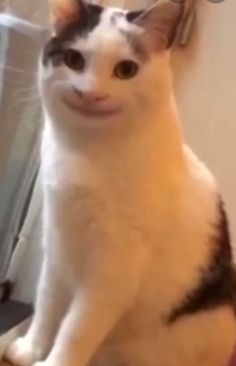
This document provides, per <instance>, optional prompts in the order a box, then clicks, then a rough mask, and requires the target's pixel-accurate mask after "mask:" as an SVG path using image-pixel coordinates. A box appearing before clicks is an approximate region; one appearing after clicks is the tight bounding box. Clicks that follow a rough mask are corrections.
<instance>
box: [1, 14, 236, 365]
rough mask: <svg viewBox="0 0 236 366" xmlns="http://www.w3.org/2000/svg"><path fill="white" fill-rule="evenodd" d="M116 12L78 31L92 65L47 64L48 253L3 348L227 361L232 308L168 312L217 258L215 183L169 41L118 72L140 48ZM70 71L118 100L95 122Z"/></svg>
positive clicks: (160, 360)
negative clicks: (23, 314)
mask: <svg viewBox="0 0 236 366" xmlns="http://www.w3.org/2000/svg"><path fill="white" fill-rule="evenodd" d="M110 12H111V10H109V11H107V13H105V14H104V17H103V21H104V22H101V24H100V25H99V26H98V27H97V28H95V30H94V31H93V32H92V33H91V34H90V35H89V38H88V39H87V40H86V41H84V40H81V39H78V40H76V41H75V43H73V44H72V45H71V46H72V47H74V48H76V49H79V50H81V49H83V52H87V54H88V57H89V62H90V66H89V68H88V70H87V71H86V72H85V73H83V74H81V75H77V76H75V75H74V73H72V71H70V70H68V69H67V68H66V67H60V68H58V69H55V71H54V72H53V74H51V75H48V74H47V77H46V78H43V77H41V82H42V85H41V90H42V98H43V101H44V106H45V115H46V117H45V127H44V134H43V143H42V151H41V156H42V185H43V189H44V213H43V218H44V237H43V241H44V247H45V261H44V267H43V270H42V276H41V280H40V285H39V290H38V298H37V303H36V314H35V317H34V320H33V323H32V325H31V327H30V329H29V331H28V333H27V335H26V336H25V338H23V339H21V340H17V341H16V342H15V343H13V344H12V345H11V346H10V348H9V350H8V352H7V357H8V359H10V360H11V361H13V362H15V363H17V364H19V365H22V366H25V365H29V364H31V363H32V359H34V360H35V361H37V360H39V359H44V357H45V356H46V355H48V356H47V358H46V360H45V361H43V363H42V364H43V365H45V366H65V365H67V366H85V365H87V364H88V363H89V364H91V365H95V366H118V365H120V364H121V363H124V364H127V365H128V366H199V365H201V366H223V365H226V364H227V362H228V361H229V358H230V354H231V352H232V349H233V345H234V342H235V320H234V315H233V312H232V310H230V309H229V308H227V307H222V308H219V309H216V310H214V311H209V312H202V313H199V314H197V315H194V316H189V317H183V318H182V319H180V320H179V321H178V322H176V323H174V324H173V325H171V326H170V325H169V326H167V325H166V324H165V322H164V321H163V317H164V316H165V315H166V314H168V312H169V311H170V310H171V309H172V307H173V306H174V305H175V304H178V303H179V302H180V301H181V300H182V299H183V298H184V297H185V295H186V293H187V292H188V291H189V290H190V289H192V288H193V287H194V285H196V284H197V282H198V280H199V276H200V272H199V268H200V267H202V266H204V264H206V263H207V260H208V257H209V255H210V251H211V249H212V248H211V242H210V241H209V237H211V234H213V233H214V231H213V230H214V223H217V221H218V214H217V187H216V185H215V182H214V179H213V178H212V176H211V174H210V173H209V172H208V170H207V169H206V168H205V167H204V165H203V164H202V163H201V162H199V160H198V159H197V158H196V157H195V156H194V155H193V153H192V152H191V151H190V150H189V149H188V148H187V147H186V146H185V145H184V143H183V138H182V134H181V129H180V126H179V117H178V113H177V112H176V108H175V103H174V101H173V97H172V91H171V90H172V89H171V75H170V71H169V64H168V54H167V52H163V53H162V54H159V55H151V56H150V59H149V60H148V61H146V62H144V64H143V65H142V67H141V70H140V72H139V73H138V75H137V76H136V78H134V79H133V80H129V81H122V80H116V79H114V78H111V70H112V67H113V65H114V64H115V63H116V62H117V61H118V60H120V59H122V58H124V57H125V58H126V57H128V58H135V57H136V56H134V55H133V53H132V50H131V48H130V46H129V44H128V43H126V42H125V41H124V38H122V36H121V34H120V33H119V32H118V31H116V29H115V28H111V27H110V23H109V21H108V20H109V16H110V15H109V14H110ZM104 35H105V36H104ZM46 72H47V71H45V70H41V73H44V75H45V73H46ZM70 83H77V84H76V85H78V86H79V87H80V88H83V90H90V89H91V88H94V85H96V88H99V90H100V89H101V90H102V91H105V92H106V93H109V94H110V95H111V98H113V99H114V100H115V101H117V100H118V101H119V103H120V104H121V106H122V111H121V114H119V116H116V117H114V118H111V119H109V121H106V123H105V122H104V121H102V119H99V120H97V121H92V124H90V122H91V121H88V119H87V118H84V119H83V118H82V116H80V115H77V114H76V113H75V112H74V111H71V110H69V109H68V107H65V105H64V104H63V103H62V101H61V99H60V87H61V85H67V86H68V85H70ZM108 122H109V123H108ZM95 125H96V128H95V129H94V128H92V129H91V128H90V127H91V126H92V127H94V126H95ZM49 351H50V352H49ZM48 353H49V354H48ZM40 364H41V363H40Z"/></svg>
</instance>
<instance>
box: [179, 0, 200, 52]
mask: <svg viewBox="0 0 236 366" xmlns="http://www.w3.org/2000/svg"><path fill="white" fill-rule="evenodd" d="M195 17H196V10H195V0H186V4H185V11H184V15H183V17H182V20H181V23H180V27H179V31H178V38H177V45H178V46H179V47H186V46H187V45H188V43H189V40H190V37H191V34H192V31H193V26H194V22H195Z"/></svg>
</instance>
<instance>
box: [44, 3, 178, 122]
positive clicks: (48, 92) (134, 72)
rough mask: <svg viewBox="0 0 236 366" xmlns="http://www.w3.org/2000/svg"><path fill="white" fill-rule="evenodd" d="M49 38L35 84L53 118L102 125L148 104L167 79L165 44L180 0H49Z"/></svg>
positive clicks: (171, 33)
mask: <svg viewBox="0 0 236 366" xmlns="http://www.w3.org/2000/svg"><path fill="white" fill-rule="evenodd" d="M50 11H51V22H52V29H53V31H52V37H51V39H50V40H49V42H48V43H47V45H46V46H45V48H44V52H43V56H42V63H41V71H40V83H41V91H42V96H43V100H44V104H45V107H46V109H47V111H48V113H49V114H50V115H51V117H52V118H54V119H56V120H57V119H60V120H61V119H63V120H65V121H67V122H68V121H69V122H71V121H73V123H78V124H83V125H85V126H86V125H87V126H100V125H101V124H102V123H103V122H104V121H106V122H107V121H117V120H118V119H122V116H123V117H126V118H127V117H129V118H132V116H135V115H136V116H139V115H142V113H143V112H144V111H145V110H148V109H149V108H153V107H154V106H155V104H158V101H159V100H160V99H161V97H162V93H163V92H164V89H165V87H166V83H168V67H167V59H168V57H167V52H166V51H167V50H168V49H169V47H170V45H171V43H172V41H173V38H174V36H175V33H176V28H177V25H178V21H179V19H180V16H181V14H182V5H181V2H176V1H175V0H159V1H158V2H157V3H156V4H155V5H153V6H152V7H151V8H149V9H147V10H144V11H135V12H134V11H127V10H122V9H117V8H103V7H101V6H99V5H93V4H88V3H84V2H83V1H82V0H50Z"/></svg>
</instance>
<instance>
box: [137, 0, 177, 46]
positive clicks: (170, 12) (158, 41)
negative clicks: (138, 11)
mask: <svg viewBox="0 0 236 366" xmlns="http://www.w3.org/2000/svg"><path fill="white" fill-rule="evenodd" d="M172 1H173V0H159V1H158V2H157V4H155V5H153V6H152V7H151V8H149V9H148V10H147V11H146V12H144V13H143V14H142V15H141V16H140V17H139V18H137V20H136V21H135V22H136V23H137V24H138V25H139V26H141V27H142V28H144V30H145V33H144V37H145V40H146V42H148V43H149V45H150V46H151V47H152V48H154V49H155V50H156V51H161V50H164V49H166V48H168V47H169V46H170V45H171V43H172V41H173V38H174V36H175V34H176V31H177V26H178V23H179V20H180V18H181V15H182V12H183V4H182V3H174V2H172Z"/></svg>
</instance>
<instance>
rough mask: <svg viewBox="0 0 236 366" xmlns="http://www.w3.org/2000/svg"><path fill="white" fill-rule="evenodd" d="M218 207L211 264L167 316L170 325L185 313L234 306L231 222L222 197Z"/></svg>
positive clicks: (234, 287) (234, 282) (234, 288)
mask: <svg viewBox="0 0 236 366" xmlns="http://www.w3.org/2000/svg"><path fill="white" fill-rule="evenodd" d="M218 207H219V208H218V209H219V213H220V221H219V223H218V225H217V227H216V234H215V236H214V237H213V241H214V243H215V245H214V248H213V252H212V256H211V258H210V259H209V262H208V266H207V267H206V268H204V269H203V270H202V275H201V280H200V282H199V283H198V285H197V286H196V287H195V288H193V289H192V290H190V291H189V293H188V294H186V297H185V299H183V300H182V302H181V303H180V304H178V305H177V306H175V307H174V308H173V309H172V311H171V312H170V313H169V315H168V317H167V322H168V323H169V324H172V323H173V322H175V321H176V320H178V319H179V318H181V317H183V316H186V315H194V314H196V313H198V312H201V311H204V310H211V309H214V308H217V307H220V306H223V305H229V306H232V308H235V297H236V281H235V278H236V277H235V270H234V268H233V256H232V250H231V246H230V237H229V230H228V222H227V217H226V213H225V210H224V204H223V202H222V200H221V198H220V199H219V206H218Z"/></svg>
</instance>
